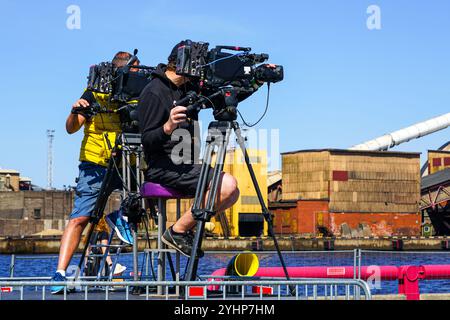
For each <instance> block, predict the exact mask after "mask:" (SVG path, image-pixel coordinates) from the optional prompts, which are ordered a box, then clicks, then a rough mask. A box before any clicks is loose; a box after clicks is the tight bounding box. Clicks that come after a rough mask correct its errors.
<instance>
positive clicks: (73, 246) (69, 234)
mask: <svg viewBox="0 0 450 320" xmlns="http://www.w3.org/2000/svg"><path fill="white" fill-rule="evenodd" d="M89 219H90V218H89V217H79V218H75V219H71V220H69V223H68V224H67V227H66V229H65V230H64V234H63V236H62V239H61V247H60V248H59V260H58V270H64V271H65V270H67V267H68V266H69V263H70V260H72V257H73V254H74V253H75V251H76V250H77V249H78V245H79V244H80V240H81V234H82V233H83V230H84V228H86V225H87V224H88V223H89Z"/></svg>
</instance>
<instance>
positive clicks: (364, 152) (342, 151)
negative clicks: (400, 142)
mask: <svg viewBox="0 0 450 320" xmlns="http://www.w3.org/2000/svg"><path fill="white" fill-rule="evenodd" d="M307 152H331V153H337V154H362V155H368V154H372V155H377V156H393V155H397V156H404V157H419V156H420V154H421V153H420V152H403V151H371V150H349V149H307V150H297V151H289V152H283V153H281V154H282V155H284V154H295V153H307Z"/></svg>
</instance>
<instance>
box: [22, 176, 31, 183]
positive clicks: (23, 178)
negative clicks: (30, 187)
mask: <svg viewBox="0 0 450 320" xmlns="http://www.w3.org/2000/svg"><path fill="white" fill-rule="evenodd" d="M19 181H20V182H31V178H28V177H20V178H19Z"/></svg>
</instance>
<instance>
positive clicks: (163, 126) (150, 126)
mask: <svg viewBox="0 0 450 320" xmlns="http://www.w3.org/2000/svg"><path fill="white" fill-rule="evenodd" d="M138 120H139V129H140V131H141V134H142V144H143V146H144V148H145V149H147V150H154V149H156V148H161V146H162V144H163V143H164V142H166V141H168V140H169V139H170V136H171V134H172V132H173V131H174V130H175V129H176V128H177V127H178V125H179V124H180V123H183V122H185V121H186V107H181V106H179V107H174V108H172V109H171V110H170V113H169V112H168V111H167V106H164V105H162V103H161V100H160V98H159V97H158V96H156V95H155V94H153V93H151V92H145V91H144V92H143V94H142V95H141V97H140V98H139V104H138Z"/></svg>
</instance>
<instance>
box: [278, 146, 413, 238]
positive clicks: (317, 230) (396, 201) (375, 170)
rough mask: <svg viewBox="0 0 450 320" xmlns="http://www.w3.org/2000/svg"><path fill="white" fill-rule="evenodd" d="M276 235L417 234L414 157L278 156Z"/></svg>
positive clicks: (331, 151) (322, 153) (338, 152)
mask: <svg viewBox="0 0 450 320" xmlns="http://www.w3.org/2000/svg"><path fill="white" fill-rule="evenodd" d="M282 161H283V165H282V166H283V167H282V172H283V200H282V202H279V203H272V204H271V209H272V211H274V213H275V215H276V219H275V224H276V232H278V233H291V234H308V235H318V234H326V235H336V236H338V235H340V236H390V235H419V234H420V226H421V217H420V213H419V201H420V154H419V153H404V152H378V151H350V150H337V149H324V150H304V151H295V152H288V153H283V154H282Z"/></svg>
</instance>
